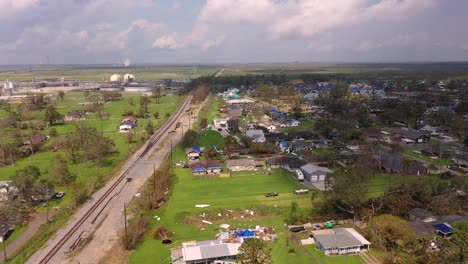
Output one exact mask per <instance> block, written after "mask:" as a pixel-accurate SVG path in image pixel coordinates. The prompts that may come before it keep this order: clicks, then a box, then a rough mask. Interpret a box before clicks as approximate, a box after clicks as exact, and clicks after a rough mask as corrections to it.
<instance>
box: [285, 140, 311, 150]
mask: <svg viewBox="0 0 468 264" xmlns="http://www.w3.org/2000/svg"><path fill="white" fill-rule="evenodd" d="M309 148H310V147H309V144H308V143H307V141H305V140H304V139H299V140H294V141H292V142H291V144H290V146H289V151H290V152H296V151H304V150H308V149H309Z"/></svg>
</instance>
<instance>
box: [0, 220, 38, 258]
mask: <svg viewBox="0 0 468 264" xmlns="http://www.w3.org/2000/svg"><path fill="white" fill-rule="evenodd" d="M45 222H46V213H40V214H39V213H35V214H32V215H31V220H30V221H29V222H28V229H27V230H26V231H25V232H24V233H23V234H21V235H20V236H19V237H17V238H16V239H15V240H14V241H11V242H9V244H8V245H7V248H6V252H7V257H8V258H9V257H11V255H12V254H13V253H15V251H17V250H18V249H19V248H20V247H21V246H23V245H24V243H26V242H28V240H29V239H31V237H32V236H33V235H34V234H35V233H36V231H37V230H38V229H39V227H41V225H42V224H44V223H45ZM2 250H3V245H2ZM3 261H5V258H4V256H3V253H1V254H0V262H3Z"/></svg>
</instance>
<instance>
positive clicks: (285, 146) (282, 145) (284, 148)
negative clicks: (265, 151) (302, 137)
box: [278, 141, 291, 153]
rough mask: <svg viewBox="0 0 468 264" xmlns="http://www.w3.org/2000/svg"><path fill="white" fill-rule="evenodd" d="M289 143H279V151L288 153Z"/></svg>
mask: <svg viewBox="0 0 468 264" xmlns="http://www.w3.org/2000/svg"><path fill="white" fill-rule="evenodd" d="M290 143H291V142H290V141H281V142H280V143H279V144H278V146H279V149H280V150H281V151H282V152H286V153H289V145H290Z"/></svg>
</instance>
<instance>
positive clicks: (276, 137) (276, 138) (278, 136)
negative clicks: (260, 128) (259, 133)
mask: <svg viewBox="0 0 468 264" xmlns="http://www.w3.org/2000/svg"><path fill="white" fill-rule="evenodd" d="M265 138H266V140H267V141H268V142H270V143H279V142H281V141H283V140H285V139H286V138H287V135H286V134H284V133H266V134H265Z"/></svg>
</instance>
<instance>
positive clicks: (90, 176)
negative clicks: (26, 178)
mask: <svg viewBox="0 0 468 264" xmlns="http://www.w3.org/2000/svg"><path fill="white" fill-rule="evenodd" d="M131 99H133V101H134V105H133V106H132V105H130V100H131ZM180 100H181V99H180V98H179V97H162V98H160V103H159V104H156V103H150V104H149V105H148V112H149V113H150V114H151V113H153V112H156V111H158V112H159V113H160V118H159V119H154V118H153V117H151V118H149V119H139V124H140V126H139V127H137V128H135V129H134V133H136V134H137V135H135V136H134V138H133V140H132V142H131V143H129V142H128V135H127V134H126V133H119V132H118V125H119V124H120V122H121V120H122V113H123V112H126V111H133V112H136V113H137V112H138V109H139V107H140V105H139V95H136V94H124V96H123V99H122V100H119V101H114V102H111V103H108V104H105V105H104V106H103V111H106V112H108V113H110V118H109V119H102V120H100V119H97V118H96V116H95V114H89V115H87V116H86V120H84V121H80V122H82V123H83V124H84V125H87V126H90V127H95V128H96V129H97V130H98V131H99V132H103V133H104V135H105V136H106V137H108V138H111V139H112V140H114V142H115V145H116V153H114V154H113V155H111V156H110V157H108V158H107V159H106V161H105V162H104V166H103V167H102V168H101V169H98V168H97V166H96V165H95V164H93V163H88V164H85V163H80V164H74V163H71V162H69V166H70V171H71V172H72V173H75V174H76V175H77V176H78V180H80V181H82V182H86V183H89V182H90V181H94V180H97V179H98V178H101V177H102V178H104V179H107V178H109V177H111V176H112V175H113V173H114V172H116V171H115V170H116V169H117V167H118V166H117V165H118V163H119V162H121V161H123V160H124V159H125V158H126V157H127V156H128V154H129V152H130V151H132V150H133V149H134V148H136V147H137V146H139V145H140V144H141V141H140V140H139V139H140V137H141V135H140V134H142V133H144V126H145V125H146V123H148V122H150V121H151V122H153V124H154V125H155V126H157V127H159V126H160V125H161V124H163V123H164V122H165V120H166V119H167V118H168V117H167V116H166V114H171V113H172V112H174V111H175V110H176V108H177V106H178V104H179V102H180ZM85 101H86V100H85V98H84V95H83V93H82V92H69V93H66V95H65V100H64V101H63V102H62V101H59V100H57V101H55V103H56V105H57V109H58V111H59V112H60V113H62V114H64V115H65V114H66V113H68V112H70V111H72V110H82V109H83V108H82V106H79V105H78V104H79V103H81V102H85ZM43 114H44V113H43V112H38V111H36V112H30V113H28V115H30V116H31V117H32V118H33V119H32V120H29V121H28V122H37V123H41V124H42V123H43V120H42V116H43ZM76 125H77V123H76V122H65V123H63V124H56V125H53V126H52V127H53V128H55V129H56V130H57V132H58V133H59V135H63V134H65V133H68V132H71V131H74V130H75V126H76ZM49 129H50V128H46V129H45V130H43V131H40V132H41V133H44V134H46V135H48V134H49ZM28 132H29V131H28V130H24V131H22V133H23V134H26V133H28ZM52 140H53V139H52ZM52 140H49V141H52ZM51 145H52V144H51V142H47V143H46V144H45V145H44V146H43V147H42V149H41V150H40V151H39V152H37V153H35V154H34V155H32V156H29V157H26V158H23V159H20V160H18V161H17V162H16V164H15V166H5V167H0V180H9V179H11V178H12V177H13V176H14V175H15V172H16V170H18V169H22V168H24V167H26V166H28V165H35V166H37V167H39V168H40V169H41V172H42V173H43V174H46V172H47V170H49V169H50V165H51V162H52V161H53V159H54V158H55V156H56V155H57V154H61V155H63V156H65V155H64V153H62V152H61V151H58V152H53V151H52V150H51V149H50V148H49V147H50V146H51ZM56 189H57V190H58V191H68V188H67V187H57V188H56ZM67 200H68V199H66V198H65V199H64V202H66V201H67Z"/></svg>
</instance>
